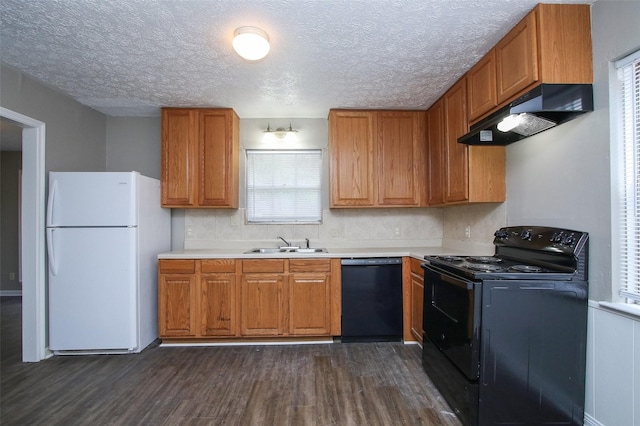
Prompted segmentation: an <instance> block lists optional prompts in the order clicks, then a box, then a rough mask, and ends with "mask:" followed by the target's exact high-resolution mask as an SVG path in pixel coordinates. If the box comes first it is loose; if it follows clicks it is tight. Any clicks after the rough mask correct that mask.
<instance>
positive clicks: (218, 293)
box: [200, 274, 238, 336]
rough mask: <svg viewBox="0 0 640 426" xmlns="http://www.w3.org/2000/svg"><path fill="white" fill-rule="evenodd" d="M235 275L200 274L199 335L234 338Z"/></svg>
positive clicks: (235, 330) (236, 329)
mask: <svg viewBox="0 0 640 426" xmlns="http://www.w3.org/2000/svg"><path fill="white" fill-rule="evenodd" d="M236 300H237V299H236V276H235V274H202V275H201V277H200V315H201V317H200V318H201V321H200V335H201V336H235V335H236V334H237V331H238V326H237V324H238V320H237V315H236V311H237V310H236Z"/></svg>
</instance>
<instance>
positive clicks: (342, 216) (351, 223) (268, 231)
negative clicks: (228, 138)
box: [184, 208, 443, 249]
mask: <svg viewBox="0 0 640 426" xmlns="http://www.w3.org/2000/svg"><path fill="white" fill-rule="evenodd" d="M278 236H282V237H283V238H285V239H286V240H287V241H289V242H292V243H301V242H304V239H305V238H309V239H310V241H311V245H312V246H315V247H319V246H322V247H336V248H338V247H354V248H359V247H425V246H426V247H429V246H440V245H441V244H442V238H443V212H442V209H433V208H419V209H415V208H413V209H341V210H329V209H326V210H323V212H322V223H321V224H305V225H294V224H286V225H259V224H247V223H246V222H245V209H238V210H213V209H202V210H196V209H192V210H186V211H185V242H184V248H185V249H206V248H225V247H228V248H245V247H247V248H250V247H253V246H257V245H265V246H267V247H270V246H276V245H278V241H279V240H278V239H277V238H278Z"/></svg>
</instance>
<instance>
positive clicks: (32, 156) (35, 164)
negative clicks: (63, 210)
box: [0, 107, 51, 362]
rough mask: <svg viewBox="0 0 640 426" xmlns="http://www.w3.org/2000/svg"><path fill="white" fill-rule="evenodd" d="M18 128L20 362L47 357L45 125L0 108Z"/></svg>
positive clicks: (34, 360) (3, 114)
mask: <svg viewBox="0 0 640 426" xmlns="http://www.w3.org/2000/svg"><path fill="white" fill-rule="evenodd" d="M0 117H4V118H6V119H8V120H11V121H13V122H14V123H15V124H16V125H18V126H20V127H22V215H21V221H22V227H21V229H20V234H21V236H22V253H21V255H22V360H23V361H24V362H37V361H40V360H42V359H44V358H46V357H48V356H50V355H51V354H50V351H48V350H47V346H46V327H47V321H46V292H45V274H46V270H45V268H46V266H45V259H46V257H45V256H46V255H45V219H44V218H45V182H46V179H45V155H44V147H45V124H44V123H43V122H41V121H38V120H35V119H33V118H31V117H27V116H25V115H22V114H19V113H17V112H14V111H11V110H9V109H6V108H3V107H0Z"/></svg>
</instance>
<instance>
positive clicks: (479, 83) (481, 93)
mask: <svg viewBox="0 0 640 426" xmlns="http://www.w3.org/2000/svg"><path fill="white" fill-rule="evenodd" d="M495 58H496V55H495V50H493V49H492V50H491V51H490V52H489V53H487V54H486V56H485V57H484V58H482V59H481V60H480V61H479V62H478V63H477V64H476V65H474V67H473V68H471V69H470V70H469V72H468V73H467V97H468V99H467V101H468V104H469V121H473V120H475V119H476V118H478V117H480V116H481V115H482V114H484V113H486V112H489V111H490V110H491V109H493V108H494V107H495V106H496V105H498V101H497V97H496V59H495Z"/></svg>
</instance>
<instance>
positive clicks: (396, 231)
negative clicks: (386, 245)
mask: <svg viewBox="0 0 640 426" xmlns="http://www.w3.org/2000/svg"><path fill="white" fill-rule="evenodd" d="M393 236H394V237H399V236H400V225H395V226H394V227H393Z"/></svg>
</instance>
